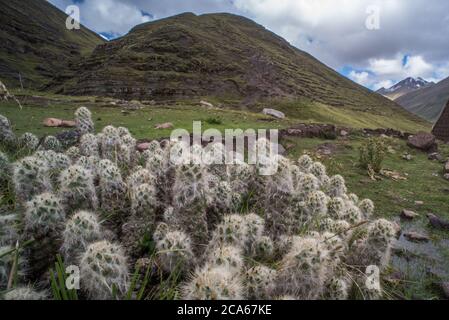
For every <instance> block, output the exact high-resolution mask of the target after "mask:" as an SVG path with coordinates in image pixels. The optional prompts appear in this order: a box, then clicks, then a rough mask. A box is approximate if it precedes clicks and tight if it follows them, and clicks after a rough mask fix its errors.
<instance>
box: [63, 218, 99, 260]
mask: <svg viewBox="0 0 449 320" xmlns="http://www.w3.org/2000/svg"><path fill="white" fill-rule="evenodd" d="M62 238H63V244H62V246H61V252H62V253H63V255H64V258H65V261H66V262H68V261H74V260H76V258H78V255H79V254H81V253H83V252H85V251H86V249H87V246H88V245H89V244H90V243H93V242H96V241H99V240H101V239H102V238H104V233H103V231H102V228H101V226H100V223H99V221H98V217H97V215H96V214H95V213H92V212H88V211H79V212H77V213H75V214H74V215H73V216H72V217H71V218H70V219H69V220H68V221H67V222H66V224H65V230H64V232H63V234H62Z"/></svg>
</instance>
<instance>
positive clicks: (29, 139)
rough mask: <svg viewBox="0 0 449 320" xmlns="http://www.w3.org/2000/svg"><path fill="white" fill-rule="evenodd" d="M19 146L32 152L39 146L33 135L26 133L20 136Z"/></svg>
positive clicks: (36, 138)
mask: <svg viewBox="0 0 449 320" xmlns="http://www.w3.org/2000/svg"><path fill="white" fill-rule="evenodd" d="M19 144H20V146H21V147H22V148H25V149H27V150H30V151H34V150H36V149H37V147H38V146H39V139H38V137H36V136H35V135H34V134H32V133H29V132H26V133H24V134H23V135H21V136H20V138H19Z"/></svg>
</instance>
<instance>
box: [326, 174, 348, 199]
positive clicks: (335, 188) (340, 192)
mask: <svg viewBox="0 0 449 320" xmlns="http://www.w3.org/2000/svg"><path fill="white" fill-rule="evenodd" d="M347 191H348V190H347V188H346V182H345V179H344V178H343V177H342V176H340V175H336V176H333V177H332V178H331V179H330V181H329V188H328V194H329V196H331V197H342V196H344V195H345V194H346V192H347Z"/></svg>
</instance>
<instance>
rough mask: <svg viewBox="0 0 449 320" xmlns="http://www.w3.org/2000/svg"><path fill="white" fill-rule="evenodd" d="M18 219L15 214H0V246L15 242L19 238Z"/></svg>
mask: <svg viewBox="0 0 449 320" xmlns="http://www.w3.org/2000/svg"><path fill="white" fill-rule="evenodd" d="M19 222H20V219H19V217H18V216H17V215H16V214H8V215H2V214H0V246H8V245H12V244H14V243H16V241H17V240H18V238H19V235H18V228H17V227H18V225H19Z"/></svg>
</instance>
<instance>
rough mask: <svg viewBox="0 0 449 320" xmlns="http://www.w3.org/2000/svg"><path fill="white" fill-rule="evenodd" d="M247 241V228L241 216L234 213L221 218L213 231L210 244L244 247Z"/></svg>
mask: <svg viewBox="0 0 449 320" xmlns="http://www.w3.org/2000/svg"><path fill="white" fill-rule="evenodd" d="M247 243H248V229H247V224H246V223H245V219H244V217H243V216H241V215H238V214H234V215H228V216H225V217H224V218H223V222H221V223H220V224H219V225H217V227H216V229H215V230H214V232H213V235H212V240H211V244H212V245H213V246H221V245H226V244H228V245H233V246H236V247H239V248H245V245H246V244H247Z"/></svg>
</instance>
